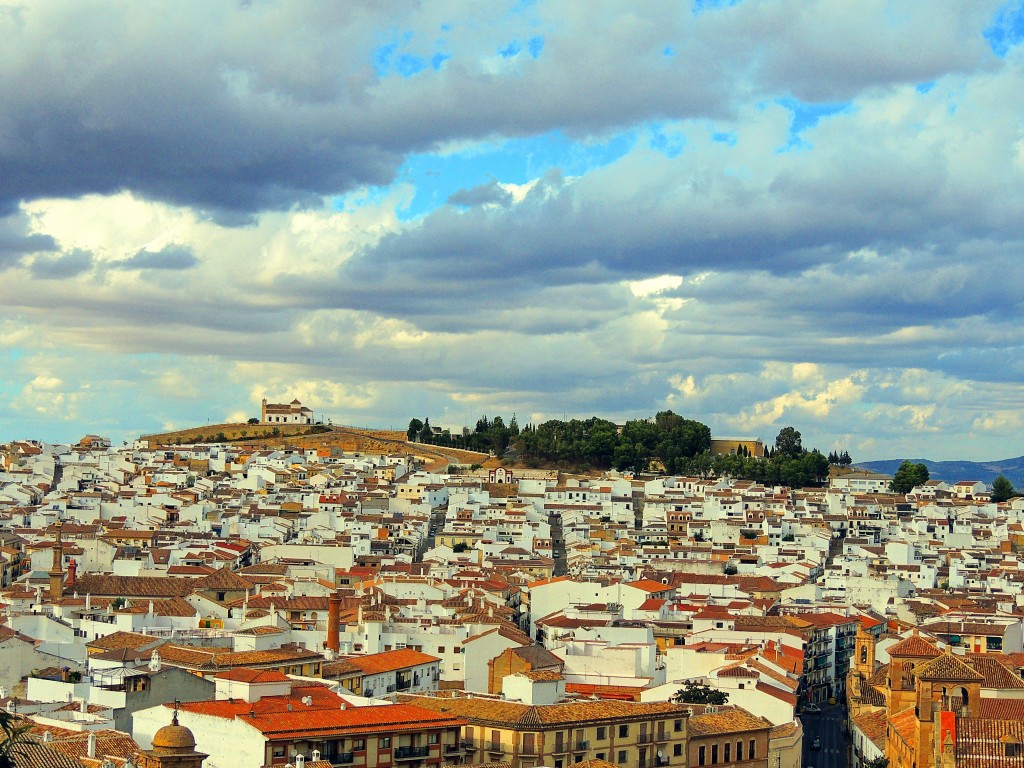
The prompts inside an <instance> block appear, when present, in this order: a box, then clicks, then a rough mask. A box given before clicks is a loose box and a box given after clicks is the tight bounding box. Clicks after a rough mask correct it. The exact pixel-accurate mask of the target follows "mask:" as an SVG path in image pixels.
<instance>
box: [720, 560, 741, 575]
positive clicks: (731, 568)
mask: <svg viewBox="0 0 1024 768" xmlns="http://www.w3.org/2000/svg"><path fill="white" fill-rule="evenodd" d="M738 572H739V569H738V568H737V567H736V566H735V565H734V564H733V563H726V566H725V568H723V569H722V573H724V574H725V575H726V576H735V575H736V574H737V573H738Z"/></svg>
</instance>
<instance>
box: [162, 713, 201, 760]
mask: <svg viewBox="0 0 1024 768" xmlns="http://www.w3.org/2000/svg"><path fill="white" fill-rule="evenodd" d="M195 748H196V737H195V736H193V735H192V731H190V730H189V729H188V728H186V727H185V726H184V725H178V712H177V711H175V712H174V719H173V720H171V724H170V725H165V726H164V727H163V728H161V729H160V730H159V731H157V732H156V733H154V734H153V750H154V751H163V750H172V749H173V750H179V749H187V750H194V749H195Z"/></svg>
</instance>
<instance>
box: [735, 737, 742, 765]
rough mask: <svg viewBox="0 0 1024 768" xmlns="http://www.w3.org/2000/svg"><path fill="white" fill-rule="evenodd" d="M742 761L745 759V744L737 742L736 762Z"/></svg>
mask: <svg viewBox="0 0 1024 768" xmlns="http://www.w3.org/2000/svg"><path fill="white" fill-rule="evenodd" d="M742 759H743V742H742V741H737V742H736V762H739V761H740V760H742Z"/></svg>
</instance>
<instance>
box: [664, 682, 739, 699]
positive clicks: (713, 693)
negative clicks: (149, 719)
mask: <svg viewBox="0 0 1024 768" xmlns="http://www.w3.org/2000/svg"><path fill="white" fill-rule="evenodd" d="M672 701H674V702H675V703H676V704H727V703H728V702H729V693H728V692H727V691H720V690H718V689H717V688H712V687H711V686H710V685H705V684H704V683H698V682H695V681H693V680H687V681H686V682H685V683H684V684H683V687H682V688H680V689H679V690H678V691H676V692H675V695H674V696H673V697H672Z"/></svg>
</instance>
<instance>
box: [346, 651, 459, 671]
mask: <svg viewBox="0 0 1024 768" xmlns="http://www.w3.org/2000/svg"><path fill="white" fill-rule="evenodd" d="M345 660H346V661H347V662H348V663H349V664H351V665H352V666H354V667H357V668H359V669H360V670H362V672H363V674H365V675H376V674H380V673H382V672H394V671H396V670H399V669H408V668H409V667H415V666H418V665H420V664H430V663H432V662H437V661H440V659H439V658H438V657H437V656H431V655H430V654H427V653H420V652H419V651H414V650H412V649H411V648H402V649H400V650H396V651H384V653H372V654H369V655H366V656H350V657H348V658H347V659H345Z"/></svg>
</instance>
